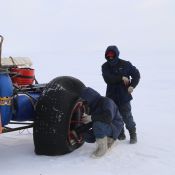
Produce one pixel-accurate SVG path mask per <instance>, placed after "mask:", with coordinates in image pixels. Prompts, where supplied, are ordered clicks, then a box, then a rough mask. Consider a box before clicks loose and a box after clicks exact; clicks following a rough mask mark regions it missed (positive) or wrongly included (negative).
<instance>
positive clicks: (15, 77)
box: [10, 68, 35, 86]
mask: <svg viewBox="0 0 175 175" xmlns="http://www.w3.org/2000/svg"><path fill="white" fill-rule="evenodd" d="M10 71H11V73H12V76H11V79H12V82H13V83H14V84H17V85H20V86H21V85H32V84H33V81H34V79H35V73H34V69H31V68H11V70H10Z"/></svg>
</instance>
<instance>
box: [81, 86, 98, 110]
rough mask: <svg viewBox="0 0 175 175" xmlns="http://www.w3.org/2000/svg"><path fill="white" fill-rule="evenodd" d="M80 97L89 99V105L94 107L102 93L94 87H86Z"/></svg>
mask: <svg viewBox="0 0 175 175" xmlns="http://www.w3.org/2000/svg"><path fill="white" fill-rule="evenodd" d="M80 97H81V98H82V99H84V100H85V101H87V103H88V106H89V107H90V108H94V107H95V106H96V105H97V103H98V101H99V99H100V98H101V95H100V94H99V93H98V92H97V91H95V90H94V89H92V88H90V87H86V88H84V89H83V91H82V92H81V94H80Z"/></svg>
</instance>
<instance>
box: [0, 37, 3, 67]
mask: <svg viewBox="0 0 175 175" xmlns="http://www.w3.org/2000/svg"><path fill="white" fill-rule="evenodd" d="M0 39H1V40H0V67H1V66H2V62H1V58H2V57H1V54H2V43H3V40H4V38H3V36H2V35H0Z"/></svg>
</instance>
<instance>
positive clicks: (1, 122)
mask: <svg viewBox="0 0 175 175" xmlns="http://www.w3.org/2000/svg"><path fill="white" fill-rule="evenodd" d="M2 43H3V36H1V35H0V134H3V133H6V132H12V131H16V130H20V129H26V128H31V127H33V140H34V147H35V153H36V154H42V155H62V154H66V153H69V152H72V151H74V150H75V149H77V148H79V147H80V146H81V145H82V144H83V143H84V139H83V137H82V135H81V134H79V135H76V136H75V133H74V130H75V129H76V128H78V127H82V126H83V123H82V121H81V119H82V116H83V114H84V113H87V106H86V104H85V103H84V101H83V100H82V99H80V98H79V95H80V92H81V90H82V89H83V88H84V87H85V85H84V84H83V83H82V82H81V81H80V80H78V79H76V78H74V77H70V76H60V77H57V78H55V79H53V80H51V81H50V82H49V83H46V84H39V83H38V82H37V80H36V78H35V73H34V69H32V68H31V61H30V60H29V59H28V58H22V57H20V58H15V57H9V58H2V57H1V55H2ZM10 124H13V125H14V124H15V126H17V127H15V128H14V127H13V128H12V127H10Z"/></svg>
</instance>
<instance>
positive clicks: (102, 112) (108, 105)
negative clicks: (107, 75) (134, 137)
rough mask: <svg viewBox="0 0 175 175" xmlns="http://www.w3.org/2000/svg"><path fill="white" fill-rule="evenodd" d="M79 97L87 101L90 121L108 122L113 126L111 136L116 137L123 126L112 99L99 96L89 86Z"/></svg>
mask: <svg viewBox="0 0 175 175" xmlns="http://www.w3.org/2000/svg"><path fill="white" fill-rule="evenodd" d="M80 97H81V98H82V99H84V100H85V101H87V103H88V106H89V108H90V115H91V116H92V121H93V122H95V121H101V122H104V123H107V124H110V125H111V126H112V128H113V138H114V139H117V137H118V135H119V134H120V131H121V129H122V128H123V121H122V118H121V115H120V113H119V110H118V107H117V106H116V104H115V103H114V102H113V100H111V99H109V98H108V97H103V96H101V95H100V94H99V93H98V92H97V91H95V90H94V89H92V88H89V87H87V88H85V89H84V90H83V91H82V93H81V95H80Z"/></svg>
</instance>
